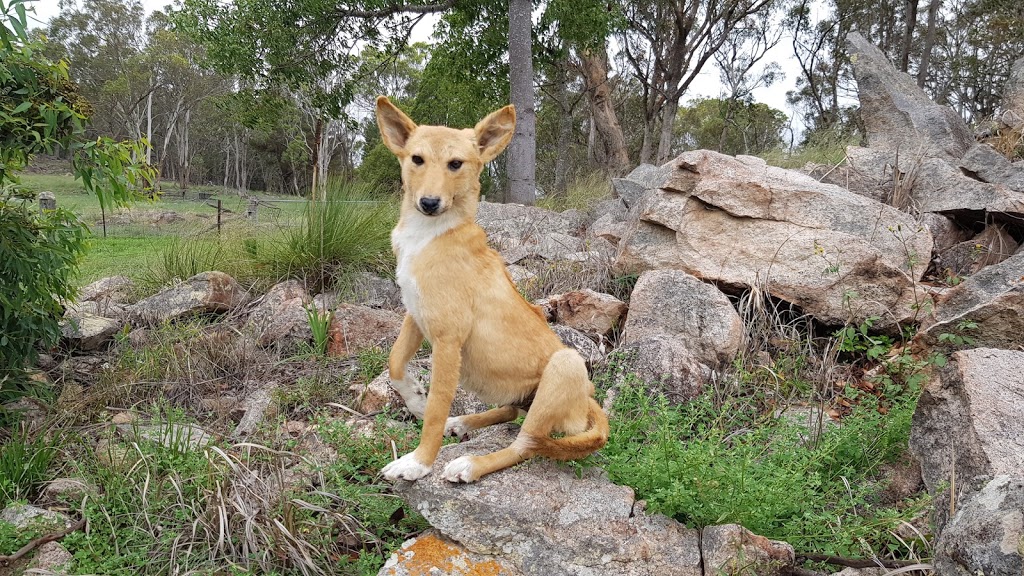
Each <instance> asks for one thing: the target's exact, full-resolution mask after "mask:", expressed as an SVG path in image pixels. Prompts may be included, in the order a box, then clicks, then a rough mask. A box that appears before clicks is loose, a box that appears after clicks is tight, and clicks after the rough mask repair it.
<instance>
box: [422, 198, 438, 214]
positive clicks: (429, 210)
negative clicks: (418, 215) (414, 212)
mask: <svg viewBox="0 0 1024 576" xmlns="http://www.w3.org/2000/svg"><path fill="white" fill-rule="evenodd" d="M419 208H420V212H423V213H424V214H426V215H427V216H433V215H434V214H437V211H438V210H439V209H440V208H441V199H440V198H438V197H437V196H424V197H423V198H420V206H419Z"/></svg>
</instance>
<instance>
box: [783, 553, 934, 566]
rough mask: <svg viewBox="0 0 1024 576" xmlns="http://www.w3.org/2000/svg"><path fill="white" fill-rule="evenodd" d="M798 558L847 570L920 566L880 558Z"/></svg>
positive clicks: (802, 555)
mask: <svg viewBox="0 0 1024 576" xmlns="http://www.w3.org/2000/svg"><path fill="white" fill-rule="evenodd" d="M797 557H798V558H802V559H804V560H810V561H812V562H824V563H825V564H833V565H835V566H845V567H847V568H905V567H907V566H913V565H916V564H920V561H919V560H883V559H882V558H871V559H868V558H843V557H841V556H829V555H827V554H797Z"/></svg>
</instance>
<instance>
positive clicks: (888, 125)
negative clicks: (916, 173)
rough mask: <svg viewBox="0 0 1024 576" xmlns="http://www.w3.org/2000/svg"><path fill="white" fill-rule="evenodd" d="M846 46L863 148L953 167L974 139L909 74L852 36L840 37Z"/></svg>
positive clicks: (862, 39)
mask: <svg viewBox="0 0 1024 576" xmlns="http://www.w3.org/2000/svg"><path fill="white" fill-rule="evenodd" d="M846 44H847V49H848V50H849V53H850V62H851V63H852V64H853V75H854V76H855V77H856V78H857V94H858V97H859V98H860V116H861V118H862V119H863V121H864V125H865V128H866V129H867V139H868V145H869V146H871V147H872V148H884V149H888V150H896V149H899V150H901V151H903V152H905V153H913V152H916V151H921V152H923V153H924V154H925V155H928V156H935V157H939V158H945V159H947V160H950V161H953V162H955V161H957V160H959V159H960V157H961V156H963V155H964V152H966V151H967V148H968V147H969V146H970V145H971V144H972V143H973V141H974V138H973V136H972V135H971V132H970V130H969V129H968V128H967V124H966V123H965V122H964V121H963V119H962V118H960V116H959V115H957V113H956V112H954V111H953V110H952V109H951V108H949V107H948V106H941V105H938V104H936V103H935V102H932V100H931V98H929V97H928V95H927V94H925V93H924V90H922V89H921V88H919V87H918V86H917V83H916V82H915V80H914V79H913V78H911V76H910V75H909V74H907V73H906V72H901V71H899V70H897V69H896V67H895V66H893V65H892V63H891V62H889V60H888V59H887V58H886V57H885V54H883V53H882V51H881V50H879V49H878V48H877V47H876V46H875V45H874V44H872V43H870V42H868V41H867V39H865V38H864V37H863V36H861V35H860V34H858V33H857V32H851V33H849V34H848V35H847V36H846Z"/></svg>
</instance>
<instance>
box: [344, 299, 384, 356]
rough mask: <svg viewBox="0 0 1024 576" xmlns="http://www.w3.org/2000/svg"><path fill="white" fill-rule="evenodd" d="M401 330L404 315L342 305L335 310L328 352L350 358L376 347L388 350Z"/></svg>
mask: <svg viewBox="0 0 1024 576" xmlns="http://www.w3.org/2000/svg"><path fill="white" fill-rule="evenodd" d="M401 328H402V316H401V315H400V314H396V313H395V312H391V311H388V310H381V309H378V308H369V307H366V306H355V305H352V304H342V305H340V306H338V308H337V309H335V310H334V317H333V320H332V321H331V326H330V333H329V334H328V344H327V353H328V354H329V355H331V356H351V355H353V354H358V353H359V352H361V351H363V350H366V349H368V348H372V347H374V346H377V347H379V348H382V349H389V348H390V347H391V344H392V343H394V341H395V339H396V338H398V332H399V330H400V329H401Z"/></svg>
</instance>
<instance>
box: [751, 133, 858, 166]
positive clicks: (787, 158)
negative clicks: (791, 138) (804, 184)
mask: <svg viewBox="0 0 1024 576" xmlns="http://www.w3.org/2000/svg"><path fill="white" fill-rule="evenodd" d="M859 139H860V136H859V135H857V134H846V133H844V132H842V131H840V130H822V131H818V132H815V133H814V134H812V135H811V137H810V139H809V140H808V142H806V143H804V144H803V145H801V146H797V147H796V148H794V149H791V150H787V149H784V148H773V149H771V150H768V151H766V152H764V153H763V154H761V155H760V156H761V158H763V159H764V161H765V162H767V163H768V164H771V165H772V166H778V167H779V168H789V169H793V170H798V169H800V168H803V167H804V166H805V165H806V164H808V163H811V164H823V165H827V166H835V165H837V164H839V163H840V162H842V161H843V160H845V159H846V147H847V146H852V145H855V144H857V142H858V141H859Z"/></svg>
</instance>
